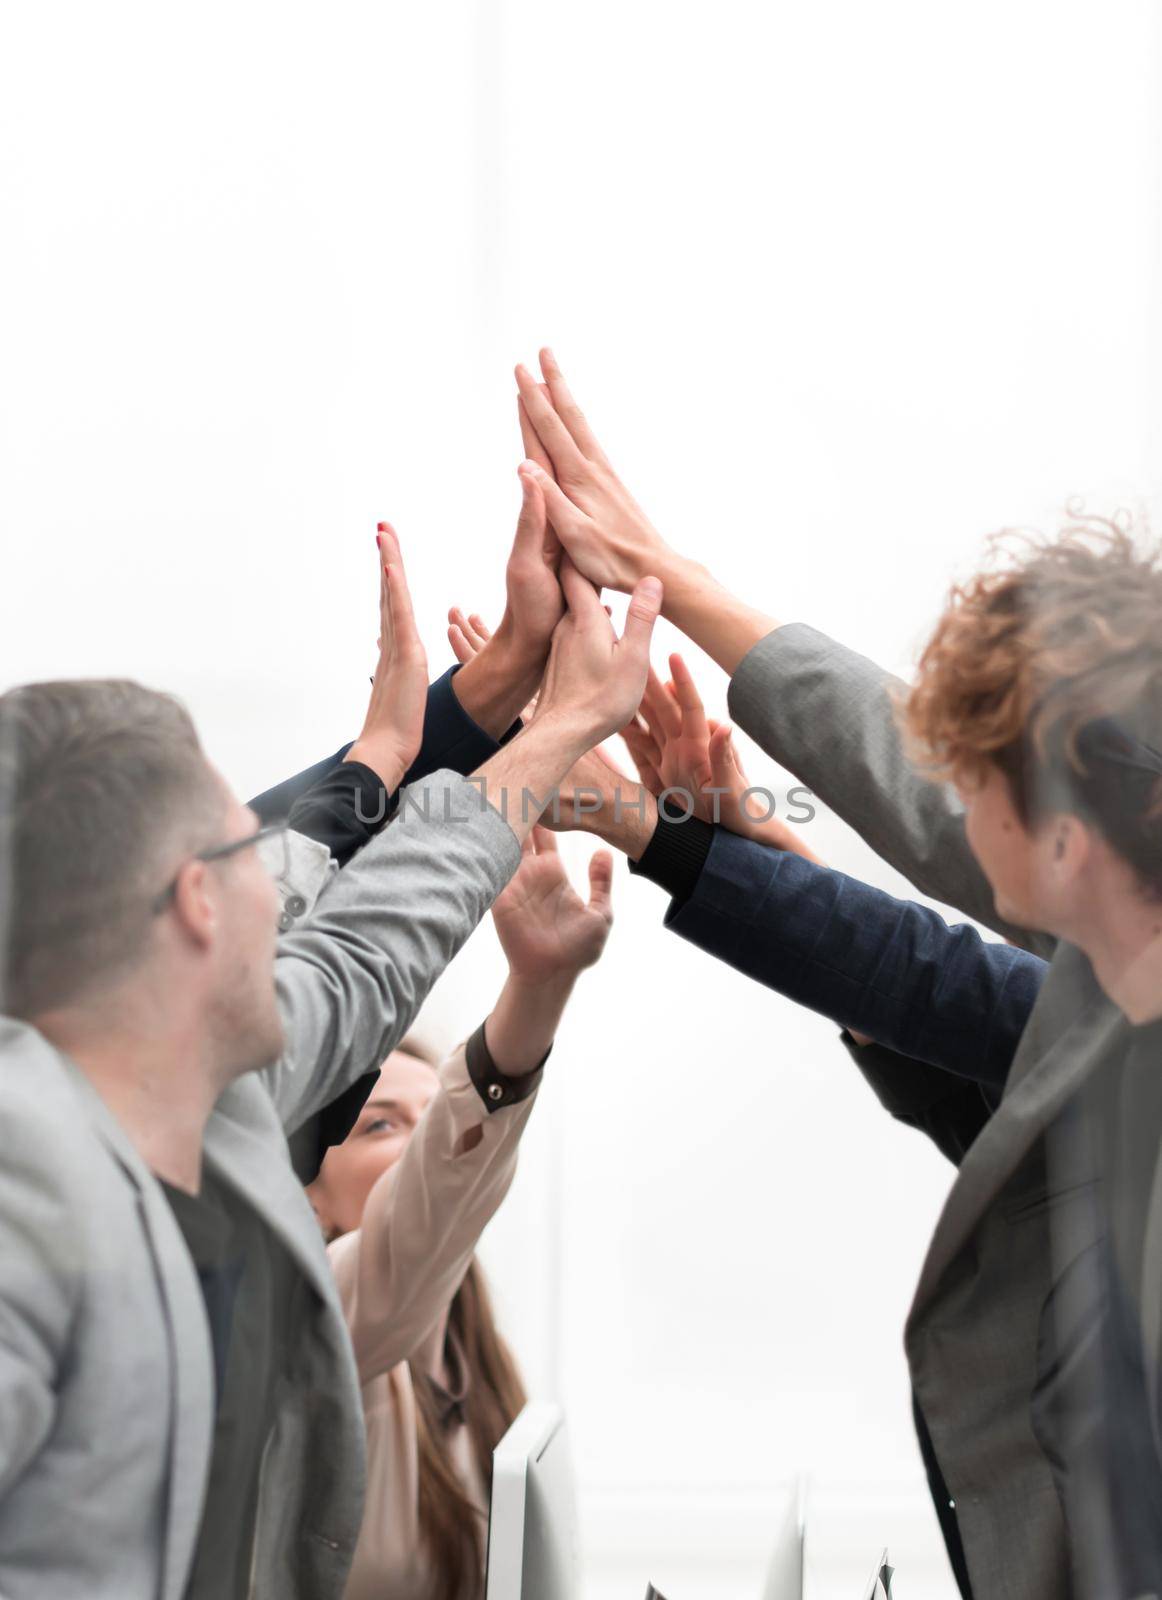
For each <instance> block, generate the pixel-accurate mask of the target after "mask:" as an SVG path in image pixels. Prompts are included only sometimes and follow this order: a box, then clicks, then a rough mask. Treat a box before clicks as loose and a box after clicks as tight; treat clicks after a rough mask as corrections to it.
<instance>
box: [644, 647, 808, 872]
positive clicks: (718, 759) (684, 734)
mask: <svg viewBox="0 0 1162 1600" xmlns="http://www.w3.org/2000/svg"><path fill="white" fill-rule="evenodd" d="M670 671H671V673H672V674H673V681H672V682H671V683H669V684H663V683H661V682H660V681H659V679H658V678H657V676H656V674H654V673H653V671H652V670H651V672H650V679H649V683H648V685H647V689H646V694H645V696H644V698H643V700H642V705H641V709H640V711H639V713H638V716H637V717H635V718H634V720H633V722H631V723H630V724H628V725H627V726H626V727H625V728H623V729H622V737H623V738H624V740H625V743H626V747H627V749H628V750H629V753H630V755H631V756H632V757H633V761H634V765H635V766H636V767H637V769H638V772H639V773H640V775H641V780H642V782H643V784H645V786H646V788H647V789H649V791H650V793H651V794H653V795H655V796H656V795H660V794H661V793H662V792H663V791H664V790H666V789H677V790H681V791H684V793H682V794H676V795H674V796H673V799H674V802H675V803H676V804H678V805H683V804H685V796H686V795H690V796H692V797H693V804H694V814H695V815H696V816H699V817H701V818H702V819H703V821H706V822H721V823H722V825H723V826H724V827H726V828H729V829H730V831H731V832H732V833H738V834H742V836H743V837H744V838H748V839H755V840H757V841H758V842H759V843H760V844H766V845H772V846H773V847H774V848H775V849H778V850H790V851H792V852H793V853H794V854H795V855H799V856H804V857H805V858H806V859H807V860H808V861H818V860H819V857H818V856H817V855H816V854H815V853H814V851H813V850H811V849H810V848H809V847H808V846H807V845H806V844H804V842H803V840H802V838H801V837H800V836H799V833H798V831H797V830H796V829H795V828H793V827H791V826H790V825H789V824H788V823H786V822H783V821H781V820H780V819H779V818H778V817H776V816H771V817H768V816H767V815H766V813H767V810H768V809H769V808H768V807H767V806H766V805H764V804H762V803H761V801H759V800H758V799H757V797H755V796H750V797H748V795H747V791H748V790H749V789H750V788H751V785H750V783H749V781H748V779H747V776H746V773H745V772H744V771H743V769H742V762H741V760H740V759H739V756H738V752H737V751H736V750H735V748H734V742H733V738H732V730H731V728H730V727H729V725H727V724H725V723H717V722H714V721H712V720H709V719H708V718H707V716H706V710H705V707H704V706H703V704H702V697H701V695H700V694H699V693H698V686H697V685H696V683H695V682H694V679H693V677H692V675H691V673H690V669H689V667H688V666H687V665H686V663H685V661H684V660H683V659H682V657H681V656H680V655H677V654H675V655H672V656H671V657H670Z"/></svg>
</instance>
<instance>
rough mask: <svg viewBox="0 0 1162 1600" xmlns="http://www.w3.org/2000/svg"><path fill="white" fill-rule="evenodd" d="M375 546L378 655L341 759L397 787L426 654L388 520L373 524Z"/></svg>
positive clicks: (420, 712)
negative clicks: (358, 721)
mask: <svg viewBox="0 0 1162 1600" xmlns="http://www.w3.org/2000/svg"><path fill="white" fill-rule="evenodd" d="M376 546H377V548H378V551H379V660H378V662H377V663H376V668H375V676H374V677H373V678H372V680H371V699H370V701H369V702H368V706H367V715H366V717H365V718H364V720H363V731H362V732H361V733H360V735H359V737H358V739H356V741H355V743H354V744H353V745H352V746H351V748H350V750H349V751H348V752H347V755H346V756H345V757H344V759H345V760H346V761H360V762H362V763H363V765H364V766H366V767H370V768H371V770H372V771H373V772H375V773H378V775H379V777H380V779H381V780H382V782H383V784H384V787H385V788H386V789H387V790H388V791H389V792H391V791H393V790H395V789H398V788H399V785H400V782H401V780H402V779H403V775H404V773H405V772H406V771H407V770H408V768H409V767H410V766H411V764H412V762H413V761H414V760H415V759H416V756H417V755H418V754H419V750H420V742H421V740H422V739H423V733H424V710H425V708H426V706H427V701H428V658H427V655H426V654H425V652H424V646H423V643H422V641H421V639H420V635H419V632H418V630H417V628H416V619H415V615H414V613H413V611H412V599H411V594H410V592H409V590H408V583H407V575H406V573H405V572H404V566H403V556H402V555H401V553H400V548H399V540H398V539H397V537H396V534H395V530H394V529H393V528H392V527H391V525H390V523H387V522H381V523H380V524H379V533H378V535H377V538H376Z"/></svg>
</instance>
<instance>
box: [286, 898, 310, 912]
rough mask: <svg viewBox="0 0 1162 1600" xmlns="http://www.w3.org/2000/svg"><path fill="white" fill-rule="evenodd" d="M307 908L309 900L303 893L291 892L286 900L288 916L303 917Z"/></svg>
mask: <svg viewBox="0 0 1162 1600" xmlns="http://www.w3.org/2000/svg"><path fill="white" fill-rule="evenodd" d="M306 909H307V902H306V901H305V900H304V899H303V897H302V895H301V894H291V895H288V896H287V900H286V914H287V916H288V917H301V916H302V914H303V912H304V911H305V910H306Z"/></svg>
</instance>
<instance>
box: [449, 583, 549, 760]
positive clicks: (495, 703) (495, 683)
mask: <svg viewBox="0 0 1162 1600" xmlns="http://www.w3.org/2000/svg"><path fill="white" fill-rule="evenodd" d="M547 653H548V652H547V647H546V648H544V649H542V648H540V647H539V646H538V645H537V644H536V642H535V641H534V640H532V639H530V638H528V637H527V636H526V637H522V636H521V635H520V633H519V631H518V629H517V628H516V625H515V623H514V622H513V620H512V617H511V614H510V613H509V612H507V611H506V612H505V614H504V616H503V617H502V618H501V621H500V625H499V626H498V628H497V630H496V632H495V633H494V634H493V636H492V638H491V639H489V640H488V642H487V643H486V644H485V646H484V648H483V649H482V650H481V651H480V653H479V654H478V655H476V656H474V657H473V658H472V660H471V661H468V662H466V663H465V665H464V666H462V667H461V668H460V670H459V672H457V673H455V674H454V675H453V678H452V692H453V693H454V694H455V696H456V698H457V700H458V701H459V702H460V705H461V707H462V709H463V710H464V711H465V712H466V713H467V714H468V716H470V717H471V718H472V720H473V722H475V723H476V724H477V726H478V727H480V728H483V729H484V731H485V733H487V734H489V735H490V736H491V737H492V738H494V739H499V738H500V737H501V735H502V734H504V733H505V732H507V730H508V729H509V728H510V727H511V726H512V724H513V723H514V722H515V721H516V719H517V717H519V715H520V713H521V712H522V711H523V710H524V708H525V706H526V705H527V704H528V702H529V701H530V700H531V699H532V697H533V695H534V694H535V693H536V691H537V687H538V685H539V684H540V681H541V675H542V673H543V671H544V666H545V658H546V656H547Z"/></svg>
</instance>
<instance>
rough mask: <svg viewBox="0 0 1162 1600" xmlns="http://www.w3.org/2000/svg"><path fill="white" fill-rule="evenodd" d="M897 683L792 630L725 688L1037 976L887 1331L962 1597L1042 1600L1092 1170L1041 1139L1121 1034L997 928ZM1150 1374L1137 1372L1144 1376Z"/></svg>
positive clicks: (1153, 1337) (1060, 957)
mask: <svg viewBox="0 0 1162 1600" xmlns="http://www.w3.org/2000/svg"><path fill="white" fill-rule="evenodd" d="M900 688H902V685H900V684H899V683H898V681H897V680H894V679H892V678H890V677H889V675H888V674H886V673H884V672H883V671H882V670H881V669H880V668H878V667H876V666H875V665H874V664H873V663H872V662H870V661H868V660H866V659H865V658H864V657H862V656H859V655H857V654H856V653H855V652H853V651H851V650H847V649H845V648H844V647H843V646H841V645H838V644H836V643H835V642H834V641H832V640H830V639H828V638H826V637H825V636H824V635H823V634H820V633H817V632H816V631H815V630H814V629H812V628H808V627H805V626H803V625H802V624H793V625H790V626H787V627H784V628H780V629H778V630H777V631H776V632H774V633H772V634H769V635H768V636H767V637H766V638H765V639H763V640H762V641H761V642H760V643H759V644H758V645H756V646H755V648H754V649H753V650H752V651H751V652H750V653H749V654H748V655H747V657H746V658H745V660H744V661H743V662H742V664H741V665H740V667H739V670H738V672H737V673H736V675H735V677H734V679H733V681H732V683H731V688H730V710H731V714H732V715H733V717H734V718H735V720H736V721H737V722H738V723H739V725H740V726H741V727H743V728H745V729H746V731H747V732H748V733H749V734H750V735H751V736H752V737H753V738H754V739H755V740H757V742H758V743H759V744H760V745H762V746H763V748H764V749H765V750H766V751H767V752H768V753H769V754H770V755H771V756H773V757H774V759H775V760H777V761H778V762H780V763H781V764H782V765H783V766H785V767H787V768H788V769H789V770H790V771H791V772H793V773H794V774H795V775H796V776H797V777H798V778H800V779H801V780H802V781H803V782H804V783H805V784H806V785H807V786H808V787H809V788H810V789H811V790H813V791H814V793H816V794H817V795H819V797H820V798H821V799H822V800H824V801H825V802H826V804H828V805H829V806H830V807H831V808H832V809H833V810H834V811H836V812H837V813H838V814H839V815H840V816H841V817H843V818H844V819H845V820H846V821H847V822H849V823H850V824H851V825H852V826H853V827H854V828H856V829H857V831H858V832H860V833H861V834H862V835H863V837H864V838H865V839H867V840H868V842H869V843H870V844H871V845H872V846H873V847H874V848H875V849H876V850H877V851H878V852H879V853H880V854H881V855H882V856H883V857H884V858H885V859H886V860H887V861H889V862H890V863H891V864H892V865H893V866H895V867H897V868H898V869H899V870H900V871H901V872H903V873H904V874H905V876H906V877H908V878H909V879H910V880H911V881H912V882H913V883H914V884H915V885H916V886H917V887H918V888H919V889H920V890H922V891H923V892H924V893H925V894H929V895H932V896H933V897H934V898H936V899H939V900H942V901H944V902H945V903H947V904H949V905H953V906H956V907H958V908H959V909H960V910H961V911H964V912H966V913H967V914H968V915H969V916H971V917H974V918H976V919H977V920H979V921H981V922H983V923H985V924H987V925H990V926H992V927H993V928H997V929H998V930H999V931H1001V932H1003V933H1005V934H1006V935H1007V936H1009V937H1014V938H1016V939H1018V940H1019V941H1020V942H1021V943H1024V944H1026V945H1028V946H1029V947H1030V948H1032V949H1034V950H1036V951H1037V952H1038V953H1039V954H1042V955H1046V956H1051V957H1052V964H1051V966H1050V969H1049V973H1048V975H1047V977H1046V980H1045V983H1044V985H1043V987H1042V989H1041V992H1040V995H1039V997H1038V1000H1037V1004H1036V1006H1035V1008H1034V1010H1033V1013H1032V1015H1031V1017H1030V1020H1029V1024H1028V1027H1027V1029H1026V1031H1025V1033H1024V1035H1023V1037H1022V1039H1021V1043H1020V1045H1019V1047H1018V1050H1017V1054H1016V1056H1015V1058H1014V1060H1013V1065H1012V1069H1011V1071H1010V1074H1009V1079H1008V1082H1007V1085H1006V1088H1005V1093H1004V1097H1003V1099H1002V1101H1001V1104H1000V1107H999V1109H998V1110H997V1111H996V1112H995V1113H994V1115H993V1116H992V1117H991V1118H990V1119H989V1121H988V1122H987V1123H986V1125H985V1127H984V1129H983V1131H982V1132H981V1133H980V1135H979V1136H978V1137H977V1138H976V1140H975V1141H974V1142H973V1143H972V1145H971V1146H970V1148H969V1149H968V1151H967V1153H966V1154H965V1156H964V1159H963V1162H962V1164H961V1166H960V1169H959V1172H958V1174H957V1177H956V1181H955V1183H954V1184H953V1187H952V1190H951V1192H950V1193H949V1196H948V1199H947V1202H946V1204H945V1206H944V1210H943V1213H942V1215H941V1217H940V1220H939V1222H938V1224H937V1227H936V1232H935V1235H934V1237H933V1239H932V1243H931V1245H930V1247H929V1250H928V1256H927V1259H926V1260H925V1262H924V1266H923V1270H922V1272H921V1276H920V1282H919V1285H918V1287H917V1290H916V1295H915V1299H914V1301H913V1304H912V1308H911V1312H910V1313H909V1316H908V1322H907V1327H906V1332H905V1347H906V1350H907V1354H908V1361H909V1366H910V1368H911V1374H912V1382H913V1386H914V1389H915V1393H916V1396H917V1399H918V1401H919V1403H920V1407H921V1409H922V1411H923V1414H924V1418H925V1420H926V1422H927V1425H928V1429H929V1432H930V1434H931V1437H932V1442H933V1446H934V1448H935V1452H936V1456H937V1459H938V1461H939V1463H940V1467H941V1470H942V1472H943V1474H944V1477H945V1480H946V1482H947V1485H948V1489H949V1492H950V1495H951V1496H952V1498H953V1499H954V1500H955V1504H956V1517H957V1522H958V1524H959V1529H960V1535H961V1539H962V1541H963V1544H964V1550H965V1556H966V1559H967V1564H968V1569H969V1574H970V1578H971V1582H972V1586H973V1591H974V1593H975V1594H976V1596H977V1597H978V1600H986V1597H987V1600H1039V1597H1044V1600H1061V1597H1062V1596H1066V1595H1068V1594H1069V1593H1070V1592H1071V1583H1072V1578H1071V1552H1070V1549H1069V1544H1068V1538H1067V1530H1066V1526H1065V1521H1064V1517H1063V1514H1062V1508H1061V1504H1060V1500H1059V1497H1058V1494H1057V1490H1056V1487H1055V1483H1054V1479H1053V1475H1052V1472H1051V1469H1050V1466H1049V1462H1048V1460H1047V1459H1046V1457H1045V1455H1044V1453H1043V1451H1042V1450H1041V1449H1040V1447H1039V1445H1038V1443H1037V1440H1036V1438H1035V1436H1034V1433H1033V1428H1032V1422H1031V1413H1030V1397H1031V1395H1032V1392H1033V1389H1034V1385H1035V1383H1036V1381H1037V1376H1038V1342H1039V1340H1040V1339H1041V1337H1042V1335H1043V1332H1044V1331H1045V1330H1044V1329H1043V1316H1044V1315H1045V1306H1046V1300H1047V1297H1048V1295H1049V1291H1050V1287H1051V1285H1052V1283H1053V1281H1054V1280H1055V1278H1056V1276H1057V1275H1058V1273H1059V1270H1060V1268H1061V1266H1062V1264H1063V1263H1062V1255H1063V1254H1064V1253H1065V1252H1075V1251H1078V1250H1080V1249H1082V1248H1084V1247H1085V1245H1086V1244H1087V1243H1088V1242H1090V1236H1091V1230H1092V1228H1093V1208H1092V1206H1091V1205H1090V1204H1089V1201H1090V1200H1091V1199H1092V1185H1093V1180H1094V1178H1095V1173H1094V1172H1093V1171H1092V1170H1087V1169H1086V1168H1085V1167H1084V1163H1083V1162H1082V1163H1081V1164H1079V1156H1078V1151H1077V1149H1076V1148H1075V1147H1074V1146H1073V1145H1072V1143H1071V1142H1070V1141H1069V1140H1062V1139H1060V1138H1059V1121H1060V1117H1061V1113H1062V1111H1063V1108H1064V1107H1065V1106H1066V1105H1067V1103H1068V1102H1069V1101H1070V1100H1071V1099H1072V1098H1073V1097H1074V1096H1075V1095H1076V1093H1077V1091H1078V1090H1079V1088H1080V1087H1081V1086H1082V1085H1083V1084H1084V1083H1085V1082H1086V1080H1087V1079H1088V1078H1089V1076H1090V1075H1091V1074H1092V1073H1093V1072H1094V1071H1095V1069H1097V1068H1099V1067H1100V1066H1101V1065H1102V1064H1103V1062H1108V1061H1110V1060H1111V1059H1112V1058H1113V1056H1114V1055H1115V1054H1117V1053H1119V1052H1120V1051H1121V1050H1123V1049H1124V1047H1125V1044H1126V1039H1127V1033H1128V1030H1127V1024H1126V1023H1125V1020H1124V1018H1123V1017H1122V1015H1121V1013H1120V1012H1119V1011H1117V1009H1116V1008H1115V1007H1114V1006H1113V1005H1112V1004H1111V1003H1110V1002H1109V1001H1108V1000H1107V999H1106V998H1105V996H1104V995H1103V994H1102V992H1101V990H1100V989H1099V988H1098V985H1097V983H1096V982H1095V980H1094V977H1093V973H1092V969H1091V968H1090V966H1089V963H1088V961H1087V960H1086V959H1085V958H1084V957H1083V956H1082V955H1081V954H1080V952H1079V951H1077V950H1075V949H1073V948H1072V947H1068V946H1062V947H1060V948H1057V949H1056V950H1055V949H1054V945H1053V941H1052V940H1048V939H1046V938H1045V937H1044V936H1037V935H1033V936H1030V935H1028V934H1026V933H1022V932H1021V931H1020V930H1015V929H1011V928H1007V927H1004V926H1003V925H1002V924H1001V923H1000V922H999V921H998V919H997V916H996V912H995V908H994V905H993V897H992V893H991V890H990V889H989V886H988V883H987V880H986V879H985V877H984V875H983V873H982V872H981V870H980V868H979V867H978V866H977V864H976V862H975V860H974V858H973V856H972V854H971V852H970V850H969V848H968V845H967V843H966V840H965V836H964V824H963V814H962V810H961V807H960V805H959V803H958V801H957V799H956V797H955V794H954V793H953V792H952V791H951V790H950V789H948V788H946V787H943V786H941V785H937V784H933V783H931V782H928V781H927V780H926V779H924V778H922V777H919V776H918V775H917V774H916V773H915V771H914V770H913V769H912V767H911V765H910V764H909V762H908V760H907V757H906V755H905V753H904V751H903V748H902V746H901V741H900V738H899V736H898V733H897V727H896V722H895V718H894V715H893V709H892V700H893V696H894V695H895V694H896V692H897V691H898V690H899V689H900ZM1160 1245H1162V1194H1160V1192H1159V1188H1158V1185H1157V1183H1155V1189H1154V1195H1153V1203H1152V1207H1151V1225H1150V1232H1149V1234H1148V1235H1147V1243H1146V1252H1145V1256H1146V1261H1147V1263H1149V1264H1151V1267H1150V1271H1149V1274H1148V1276H1149V1279H1150V1281H1147V1282H1146V1283H1144V1284H1143V1286H1142V1295H1143V1298H1142V1304H1143V1306H1144V1314H1145V1318H1146V1322H1147V1329H1146V1336H1147V1349H1152V1350H1157V1349H1158V1348H1159V1327H1160V1322H1162V1280H1159V1275H1158V1272H1157V1263H1158V1262H1159V1260H1160V1259H1162V1258H1160V1256H1159V1248H1158V1247H1159V1246H1160ZM1157 1371H1158V1364H1157V1361H1147V1372H1148V1374H1149V1375H1150V1378H1151V1380H1152V1381H1153V1380H1154V1378H1155V1376H1156V1373H1157Z"/></svg>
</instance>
